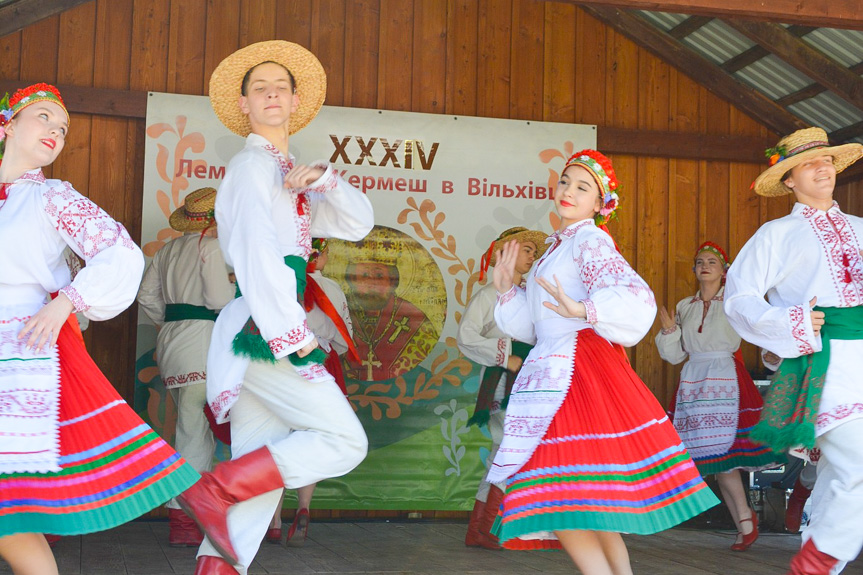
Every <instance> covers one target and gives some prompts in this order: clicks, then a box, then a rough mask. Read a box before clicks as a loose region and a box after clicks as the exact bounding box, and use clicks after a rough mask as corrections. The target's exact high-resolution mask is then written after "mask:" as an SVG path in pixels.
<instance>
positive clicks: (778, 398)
mask: <svg viewBox="0 0 863 575" xmlns="http://www.w3.org/2000/svg"><path fill="white" fill-rule="evenodd" d="M814 309H815V310H816V311H823V312H824V325H823V326H822V327H821V351H819V352H816V353H812V354H809V355H804V356H801V357H795V358H792V359H783V360H782V365H781V366H780V367H779V371H777V372H776V374H775V375H774V376H773V382H772V383H771V384H770V390H769V392H768V394H767V399H766V400H765V403H764V408H763V409H762V410H761V421H759V422H758V425H756V426H755V427H754V428H753V430H752V434H751V436H750V437H751V438H752V439H753V440H754V441H757V442H759V443H764V444H766V445H768V446H769V447H770V448H771V449H772V450H773V451H775V452H777V453H781V452H783V451H787V450H788V449H789V448H791V447H794V446H797V445H803V446H804V447H808V448H813V447H815V422H816V419H817V418H818V407H819V405H820V404H821V390H822V389H823V387H824V378H825V376H826V375H827V368H828V367H829V366H830V340H833V339H840V340H854V339H863V306H857V307H841V308H840V307H824V308H818V307H816V308H814Z"/></svg>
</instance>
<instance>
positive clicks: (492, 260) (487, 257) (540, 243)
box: [479, 226, 549, 280]
mask: <svg viewBox="0 0 863 575" xmlns="http://www.w3.org/2000/svg"><path fill="white" fill-rule="evenodd" d="M547 237H548V234H546V233H543V232H539V231H537V230H529V229H527V228H523V227H521V226H516V227H514V228H509V229H508V230H505V231H503V232H502V233H501V234H500V235H499V236H498V237H497V239H496V240H494V241H493V242H492V243H491V245H490V246H489V247H488V250H486V252H485V253H484V254H483V255H482V258H481V259H480V277H479V279H480V280H482V279H483V278H484V277H485V274H486V273H487V272H488V268H489V267H494V265H495V264H496V263H497V252H499V251H501V250H503V246H504V245H506V244H507V243H509V242H511V241H513V240H515V241H517V242H518V243H519V245H521V244H523V243H524V242H531V243H533V245H535V246H536V256H535V259H537V260H538V259H539V258H541V257H542V255H543V254H544V253H545V250H547V249H548V248H549V244H547V243H545V239H546V238H547Z"/></svg>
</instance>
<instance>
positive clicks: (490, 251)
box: [479, 240, 497, 281]
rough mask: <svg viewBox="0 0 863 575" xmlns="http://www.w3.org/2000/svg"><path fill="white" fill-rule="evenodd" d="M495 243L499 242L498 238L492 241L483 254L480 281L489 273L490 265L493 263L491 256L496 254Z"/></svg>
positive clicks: (480, 265)
mask: <svg viewBox="0 0 863 575" xmlns="http://www.w3.org/2000/svg"><path fill="white" fill-rule="evenodd" d="M495 243H497V240H495V241H493V242H491V245H490V246H488V249H487V250H486V252H485V253H484V254H482V258H480V260H479V281H482V280H483V279H484V278H485V274H487V273H488V266H489V265H491V257H492V256H493V255H494V244H495Z"/></svg>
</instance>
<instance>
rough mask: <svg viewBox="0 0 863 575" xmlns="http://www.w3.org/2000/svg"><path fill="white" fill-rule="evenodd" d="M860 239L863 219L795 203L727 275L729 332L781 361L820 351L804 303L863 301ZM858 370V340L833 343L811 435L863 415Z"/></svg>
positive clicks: (861, 364) (862, 345)
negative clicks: (779, 358) (734, 331)
mask: <svg viewBox="0 0 863 575" xmlns="http://www.w3.org/2000/svg"><path fill="white" fill-rule="evenodd" d="M861 237H863V219H861V218H858V217H856V216H849V215H847V214H844V213H842V211H841V210H840V209H839V205H838V204H837V203H836V202H834V203H833V206H832V207H831V208H830V209H829V210H827V211H826V212H825V211H823V210H818V209H815V208H812V207H810V206H806V205H804V204H801V203H797V204H795V205H794V208H793V209H792V211H791V214H790V215H787V216H785V217H783V218H779V219H777V220H774V221H772V222H767V223H766V224H764V225H763V226H761V227H760V228H759V229H758V231H757V232H755V235H753V236H752V238H750V239H749V241H748V242H746V245H744V246H743V249H742V250H741V251H740V254H739V255H738V256H737V259H736V260H735V261H734V263H733V264H732V265H731V268H730V269H729V270H728V276H727V280H726V285H725V312H726V313H727V314H728V320H729V322H731V325H732V327H734V329H735V330H736V331H737V333H739V334H740V335H741V336H742V337H743V338H744V339H746V340H747V341H749V342H751V343H753V344H755V345H757V346H760V347H763V348H765V349H767V350H769V351H772V352H773V353H775V354H776V355H778V356H779V357H785V358H791V357H799V356H801V355H806V354H809V353H812V352H813V351H820V350H821V337H820V336H818V337H816V336H815V335H814V333H813V331H812V321H811V318H810V315H809V309H810V308H809V302H810V300H811V299H812V298H813V297H817V298H818V300H817V304H816V305H818V306H823V307H854V306H858V305H861V304H863V259H861V256H860V248H861V243H860V238H861ZM765 295H766V296H767V299H766V300H765V299H764V297H765ZM861 370H863V340H851V341H843V340H834V341H832V342H831V354H830V367H829V369H828V371H827V376H826V378H825V382H824V389H823V392H822V396H821V405H820V407H819V410H818V419H817V422H816V430H815V433H816V435H821V434H823V433H825V432H826V431H829V430H830V429H832V428H834V427H836V426H837V425H839V424H841V423H844V422H846V421H849V420H851V419H857V418H860V417H863V385H860V383H859V377H860V372H861Z"/></svg>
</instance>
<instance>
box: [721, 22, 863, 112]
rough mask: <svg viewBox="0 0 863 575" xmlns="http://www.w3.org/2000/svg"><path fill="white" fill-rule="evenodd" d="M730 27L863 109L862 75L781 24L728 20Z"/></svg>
mask: <svg viewBox="0 0 863 575" xmlns="http://www.w3.org/2000/svg"><path fill="white" fill-rule="evenodd" d="M726 24H728V25H729V26H731V27H732V28H734V29H735V30H737V31H738V32H740V33H741V34H743V35H744V36H746V37H747V38H749V39H751V40H752V41H753V42H755V43H757V44H760V45H761V46H762V47H763V48H765V49H766V50H769V51H770V52H772V53H773V54H774V55H776V57H778V58H780V59H781V60H783V61H785V62H786V63H788V64H789V65H790V66H793V67H794V68H796V69H797V70H799V71H800V72H802V73H803V74H806V75H807V76H809V77H810V78H812V79H813V80H815V81H816V82H818V83H819V84H821V85H822V86H824V87H825V88H827V89H828V90H830V91H832V92H833V93H835V94H836V95H837V96H839V97H840V98H843V99H844V100H846V101H847V102H849V103H850V104H853V105H854V106H857V108H859V109H861V110H863V78H861V77H860V75H859V74H856V73H854V72H852V71H851V70H849V69H848V68H846V67H844V66H842V65H841V64H839V63H838V62H836V61H835V60H833V59H831V58H829V57H827V56H826V55H824V53H822V52H820V51H819V50H816V49H815V48H813V47H811V46H810V45H809V44H807V43H806V42H804V41H803V40H801V39H800V38H797V37H796V36H794V35H793V34H790V33H789V32H788V31H787V30H786V29H785V28H783V27H782V26H780V25H779V24H771V23H769V22H753V21H750V20H726Z"/></svg>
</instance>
